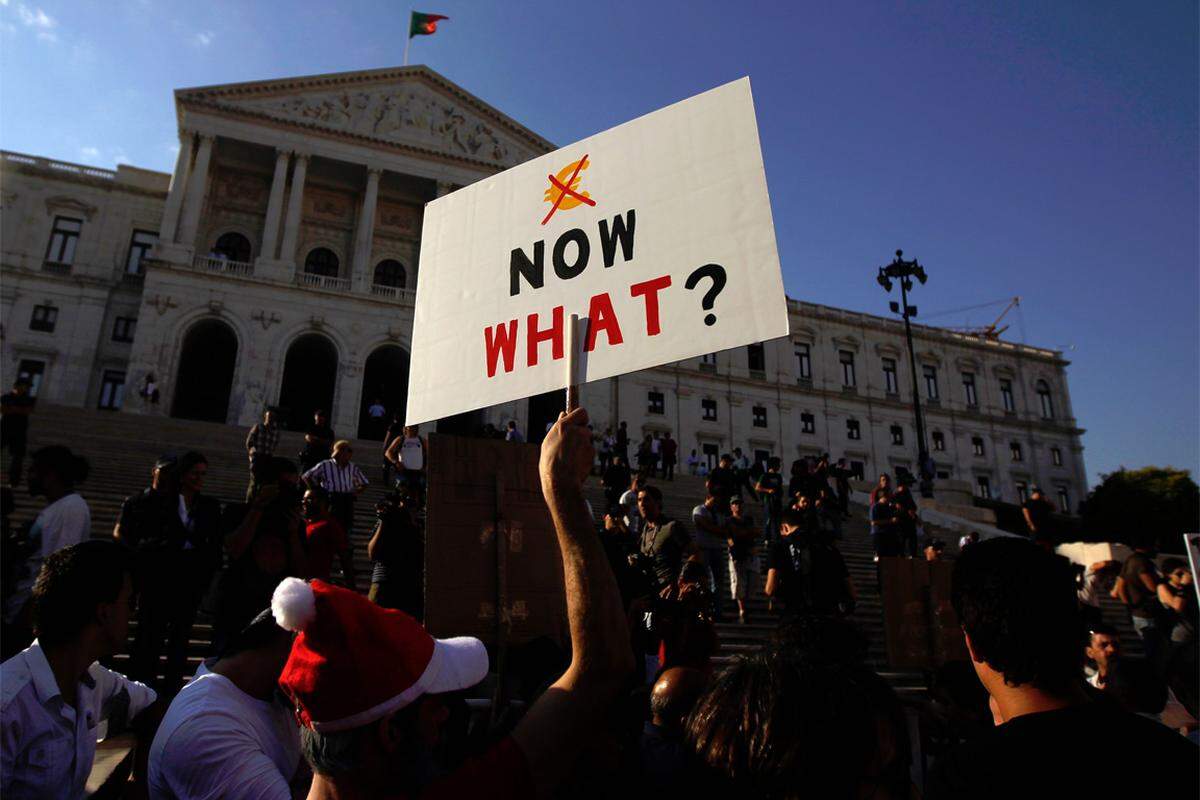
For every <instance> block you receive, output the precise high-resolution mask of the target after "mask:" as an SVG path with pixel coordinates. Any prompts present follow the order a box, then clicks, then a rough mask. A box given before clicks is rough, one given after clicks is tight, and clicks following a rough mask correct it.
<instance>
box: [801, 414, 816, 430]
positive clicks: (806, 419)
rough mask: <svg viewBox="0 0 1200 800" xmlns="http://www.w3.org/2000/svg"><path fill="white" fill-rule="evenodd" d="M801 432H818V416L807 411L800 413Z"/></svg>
mask: <svg viewBox="0 0 1200 800" xmlns="http://www.w3.org/2000/svg"><path fill="white" fill-rule="evenodd" d="M800 432H801V433H816V432H817V418H816V417H814V416H813V415H812V414H809V413H808V412H807V411H805V412H804V413H803V414H801V415H800Z"/></svg>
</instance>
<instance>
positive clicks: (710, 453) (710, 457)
mask: <svg viewBox="0 0 1200 800" xmlns="http://www.w3.org/2000/svg"><path fill="white" fill-rule="evenodd" d="M700 450H701V452H703V453H704V462H705V463H706V464H707V465H708V468H709V470H710V471H711V470H714V469H716V467H717V463H718V462H720V460H721V448H719V447H717V446H716V445H715V444H711V443H709V444H704V445H701V446H700Z"/></svg>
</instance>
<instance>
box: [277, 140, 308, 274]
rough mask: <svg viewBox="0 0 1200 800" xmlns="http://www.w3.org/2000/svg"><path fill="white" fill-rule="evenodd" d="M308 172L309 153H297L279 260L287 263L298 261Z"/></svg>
mask: <svg viewBox="0 0 1200 800" xmlns="http://www.w3.org/2000/svg"><path fill="white" fill-rule="evenodd" d="M307 174H308V154H307V153H296V165H295V166H294V167H292V191H291V194H289V195H288V205H287V218H286V219H285V220H284V222H283V244H281V245H280V246H279V260H280V261H282V262H284V263H286V264H293V265H294V264H295V263H296V242H297V240H298V238H299V236H300V213H301V211H303V209H304V176H305V175H307Z"/></svg>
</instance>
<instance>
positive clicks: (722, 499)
mask: <svg viewBox="0 0 1200 800" xmlns="http://www.w3.org/2000/svg"><path fill="white" fill-rule="evenodd" d="M708 483H709V485H710V486H711V487H712V493H713V495H714V496H715V497H716V498H717V505H718V510H719V511H720V512H721V513H722V514H727V513H728V512H729V498H730V497H732V496H733V495H734V493H735V492H736V490H737V473H736V472H734V470H733V456H731V455H729V454H728V453H723V454H722V455H721V460H720V461H718V462H717V466H715V467H713V469H712V472H710V473H708Z"/></svg>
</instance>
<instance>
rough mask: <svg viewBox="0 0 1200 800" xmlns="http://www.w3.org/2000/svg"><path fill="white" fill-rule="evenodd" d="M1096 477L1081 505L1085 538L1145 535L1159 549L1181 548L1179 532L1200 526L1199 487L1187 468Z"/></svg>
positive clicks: (1123, 471) (1113, 539) (1148, 469)
mask: <svg viewBox="0 0 1200 800" xmlns="http://www.w3.org/2000/svg"><path fill="white" fill-rule="evenodd" d="M1101 477H1102V478H1103V480H1102V481H1101V483H1100V485H1099V486H1097V487H1096V488H1094V489H1092V491H1091V493H1090V494H1089V495H1088V498H1087V501H1086V502H1085V503H1084V506H1083V529H1084V530H1085V531H1086V532H1087V538H1088V539H1091V540H1094V541H1109V542H1124V543H1125V544H1129V545H1132V544H1134V543H1135V542H1137V541H1138V540H1139V538H1142V537H1145V541H1146V542H1147V543H1148V544H1149V543H1153V544H1155V545H1157V547H1158V548H1159V549H1160V550H1167V551H1170V552H1182V550H1183V540H1182V537H1181V534H1183V533H1185V532H1188V531H1196V530H1200V487H1197V486H1196V482H1195V481H1193V480H1192V477H1191V474H1190V473H1189V472H1188V471H1187V470H1181V469H1173V468H1171V467H1143V468H1142V469H1124V468H1121V469H1119V470H1117V471H1116V472H1113V473H1110V474H1108V475H1103V476H1101Z"/></svg>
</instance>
